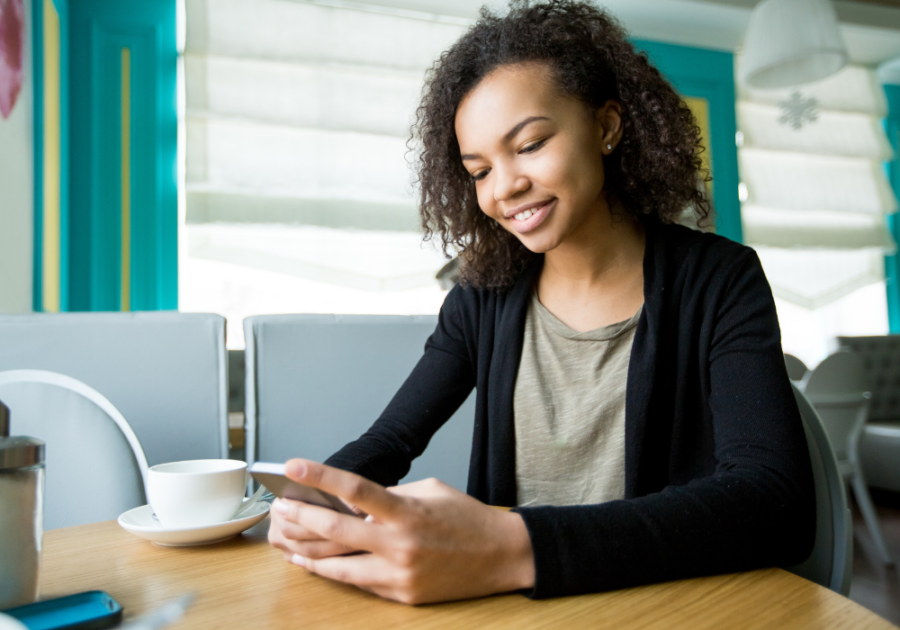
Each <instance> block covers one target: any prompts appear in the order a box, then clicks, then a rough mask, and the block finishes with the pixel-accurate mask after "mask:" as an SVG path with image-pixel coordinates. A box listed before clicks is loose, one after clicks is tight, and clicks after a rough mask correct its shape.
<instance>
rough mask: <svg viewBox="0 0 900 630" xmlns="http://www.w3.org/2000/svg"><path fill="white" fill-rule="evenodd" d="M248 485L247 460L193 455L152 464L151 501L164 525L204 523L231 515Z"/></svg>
mask: <svg viewBox="0 0 900 630" xmlns="http://www.w3.org/2000/svg"><path fill="white" fill-rule="evenodd" d="M246 488H247V462H241V461H237V460H234V459H195V460H191V461H185V462H171V463H168V464H157V465H156V466H152V467H151V468H150V470H149V473H148V475H147V493H148V497H147V499H149V501H150V505H151V506H152V507H153V511H154V512H155V513H156V517H157V518H158V519H159V522H160V523H161V524H162V525H163V527H203V526H206V525H215V524H217V523H224V522H225V521H228V520H230V519H231V517H232V516H234V515H235V514H236V513H237V511H238V509H239V508H240V507H241V503H242V502H243V499H244V491H245V489H246Z"/></svg>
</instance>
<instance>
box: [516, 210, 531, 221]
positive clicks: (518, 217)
mask: <svg viewBox="0 0 900 630" xmlns="http://www.w3.org/2000/svg"><path fill="white" fill-rule="evenodd" d="M533 214H534V210H523V211H522V212H520V213H519V214H517V215H515V219H516V221H524V220H525V219H528V218H530V217H531V215H533Z"/></svg>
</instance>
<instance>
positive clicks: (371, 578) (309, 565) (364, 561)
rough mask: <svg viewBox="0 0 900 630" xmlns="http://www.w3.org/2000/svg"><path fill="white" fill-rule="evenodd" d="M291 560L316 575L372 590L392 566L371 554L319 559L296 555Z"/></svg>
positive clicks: (380, 583) (378, 584) (379, 583)
mask: <svg viewBox="0 0 900 630" xmlns="http://www.w3.org/2000/svg"><path fill="white" fill-rule="evenodd" d="M291 562H293V563H294V564H296V565H298V566H301V567H303V568H304V569H306V570H307V571H309V572H311V573H315V574H316V575H321V576H322V577H325V578H328V579H330V580H335V581H337V582H344V583H345V584H353V585H355V586H358V587H360V588H363V589H366V590H372V589H373V587H378V586H380V585H382V584H384V582H385V576H386V574H388V573H389V572H391V571H392V567H390V566H389V565H388V564H387V563H386V562H385V561H384V560H383V559H382V558H380V557H378V556H375V555H372V554H361V555H356V556H341V557H336V558H323V559H320V560H315V559H313V558H306V557H303V556H300V555H296V556H294V557H293V558H292V559H291Z"/></svg>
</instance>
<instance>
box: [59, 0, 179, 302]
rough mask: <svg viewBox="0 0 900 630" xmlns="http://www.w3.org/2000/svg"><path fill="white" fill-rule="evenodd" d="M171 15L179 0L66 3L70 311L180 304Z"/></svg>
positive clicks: (174, 57)
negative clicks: (69, 84) (75, 79)
mask: <svg viewBox="0 0 900 630" xmlns="http://www.w3.org/2000/svg"><path fill="white" fill-rule="evenodd" d="M175 23H176V0H129V1H128V2H121V0H78V2H73V4H72V6H71V7H70V18H69V24H70V34H69V37H70V63H71V68H72V71H73V75H74V76H77V77H78V79H79V80H78V84H77V85H78V88H77V89H73V90H72V93H71V147H72V153H71V162H70V163H71V188H70V193H71V200H70V202H71V208H70V216H71V238H72V241H71V255H70V277H69V281H70V306H71V308H72V309H73V310H156V309H175V308H177V307H178V246H177V244H178V198H177V190H178V188H177V181H178V179H177V157H176V156H177V141H178V140H177V139H178V119H177V104H176V73H177V60H178V54H177V50H176V41H175V30H176V29H175ZM126 51H127V52H126ZM73 85H74V82H73ZM126 147H128V149H130V150H127V149H126ZM123 204H127V207H123ZM123 239H124V240H123ZM123 274H124V275H123ZM129 294H130V295H129Z"/></svg>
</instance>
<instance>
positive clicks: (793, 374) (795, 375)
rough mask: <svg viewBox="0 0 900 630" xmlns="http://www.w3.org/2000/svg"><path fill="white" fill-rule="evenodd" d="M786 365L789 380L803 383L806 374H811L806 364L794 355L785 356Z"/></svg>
mask: <svg viewBox="0 0 900 630" xmlns="http://www.w3.org/2000/svg"><path fill="white" fill-rule="evenodd" d="M784 365H785V367H787V373H788V378H790V379H791V380H792V381H794V382H800V381H802V380H803V377H804V376H806V373H807V372H809V368H808V367H806V364H805V363H804V362H803V361H801V360H800V359H799V358H797V357H795V356H794V355H793V354H785V355H784Z"/></svg>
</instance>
